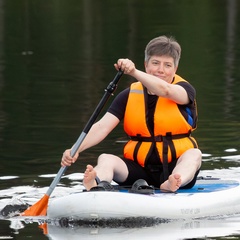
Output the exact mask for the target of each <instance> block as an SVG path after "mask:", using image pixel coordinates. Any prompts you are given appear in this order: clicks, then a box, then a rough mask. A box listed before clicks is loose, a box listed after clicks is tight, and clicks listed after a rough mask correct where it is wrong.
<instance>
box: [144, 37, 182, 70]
mask: <svg viewBox="0 0 240 240" xmlns="http://www.w3.org/2000/svg"><path fill="white" fill-rule="evenodd" d="M164 55H166V56H170V57H172V58H173V60H174V64H175V66H178V63H179V60H180V56H181V46H180V45H179V43H178V42H177V41H176V40H175V39H174V38H173V37H166V36H160V37H156V38H154V39H152V40H151V41H150V42H149V43H148V44H147V46H146V48H145V61H146V62H148V61H149V59H150V58H151V57H152V56H164Z"/></svg>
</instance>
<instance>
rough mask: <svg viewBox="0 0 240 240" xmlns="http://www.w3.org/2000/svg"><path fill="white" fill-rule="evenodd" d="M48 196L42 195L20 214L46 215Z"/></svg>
mask: <svg viewBox="0 0 240 240" xmlns="http://www.w3.org/2000/svg"><path fill="white" fill-rule="evenodd" d="M48 200H49V196H48V195H46V194H45V195H44V196H43V198H41V199H40V200H39V201H38V202H36V203H35V204H34V205H32V206H31V207H29V208H28V209H27V210H25V211H24V212H23V213H21V216H46V214H47V207H48Z"/></svg>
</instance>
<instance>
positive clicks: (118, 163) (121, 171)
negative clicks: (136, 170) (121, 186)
mask: <svg viewBox="0 0 240 240" xmlns="http://www.w3.org/2000/svg"><path fill="white" fill-rule="evenodd" d="M96 176H98V177H99V179H100V180H101V181H103V180H105V181H108V182H111V181H112V180H113V178H114V179H115V180H117V181H119V182H124V181H125V180H126V179H127V176H128V169H127V166H126V164H125V163H124V162H123V161H122V159H120V158H119V157H117V156H115V155H112V154H101V155H100V156H99V158H98V164H97V166H96V167H95V168H93V166H91V165H87V168H86V171H85V173H84V178H83V185H84V186H85V188H86V189H87V190H90V189H91V188H92V187H95V186H96V185H97V183H96V180H95V178H96Z"/></svg>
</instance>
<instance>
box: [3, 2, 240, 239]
mask: <svg viewBox="0 0 240 240" xmlns="http://www.w3.org/2000/svg"><path fill="white" fill-rule="evenodd" d="M239 5H240V2H239V1H237V0H211V1H209V0H201V1H198V0H178V1H176V0H175V1H174V0H162V1H158V0H149V1H144V0H125V1H124V0H123V1H111V0H105V1H97V0H71V1H67V0H61V1H60V0H49V1H41V0H35V1H30V0H18V1H11V0H10V1H9V0H0V209H1V208H2V207H3V206H4V205H5V204H7V203H8V202H10V201H12V200H13V199H15V198H20V199H21V197H23V195H24V196H25V198H26V199H27V201H29V202H30V203H31V202H32V203H34V202H36V201H37V200H38V199H40V198H41V197H42V196H43V194H44V193H45V192H46V190H47V188H48V186H49V185H50V183H51V181H52V179H53V177H54V175H55V174H56V173H57V172H58V170H59V168H60V159H61V156H62V152H63V151H64V150H65V149H66V148H70V147H71V146H72V145H73V144H74V143H75V141H76V140H77V138H78V136H79V134H80V133H81V132H82V130H83V128H84V126H85V124H86V123H87V121H88V119H89V118H90V116H91V114H92V112H93V111H94V109H95V107H96V106H97V104H98V102H99V101H100V99H101V98H102V96H103V94H104V89H105V88H106V87H107V85H108V84H109V82H110V81H112V79H113V77H114V76H115V74H116V71H115V69H114V67H113V64H114V63H115V62H116V60H117V59H118V58H120V57H127V58H129V59H132V60H133V61H134V62H135V64H136V66H137V67H138V68H139V69H141V70H143V60H144V48H145V46H146V44H147V43H148V42H149V40H150V39H152V38H154V37H156V36H159V35H168V36H169V35H173V36H174V37H175V38H176V39H177V40H178V41H179V43H180V44H181V46H182V57H181V60H180V65H179V69H178V74H179V75H181V76H182V77H184V78H185V79H187V80H188V81H190V82H191V83H192V84H193V85H194V87H195V88H196V91H197V102H198V113H199V122H198V129H197V130H196V132H194V136H195V137H196V139H197V140H198V143H199V147H200V149H201V150H202V152H203V165H202V172H201V175H204V176H206V175H211V176H219V177H221V178H235V179H239V178H240V121H239V116H240V95H239V92H240V71H239V65H240V44H239V41H238V39H239V37H240V28H239V24H238V23H239V22H240V13H239V9H240V6H239ZM132 81H133V79H131V78H129V77H127V76H123V77H122V79H121V80H120V82H119V84H118V88H117V91H116V94H117V93H118V92H120V91H121V90H122V89H124V88H125V87H127V86H129V84H130V83H131V82H132ZM113 97H114V96H113ZM113 97H112V98H111V99H110V101H109V102H108V103H107V104H106V106H105V109H104V110H106V109H107V107H108V105H109V104H110V102H111V100H112V99H113ZM103 113H104V111H103ZM125 140H126V137H125V135H124V133H123V131H122V128H121V126H119V127H118V128H117V129H116V130H114V132H112V133H111V134H110V135H109V136H108V137H107V139H106V140H105V141H104V142H102V143H101V144H99V145H98V146H96V147H94V148H92V149H89V150H87V151H86V152H84V153H82V155H81V159H79V161H78V162H77V163H75V164H74V165H73V166H71V167H70V168H68V170H67V172H66V177H65V178H63V179H62V180H61V184H60V186H59V188H57V189H55V191H54V193H53V195H54V196H62V195H66V194H68V193H70V192H74V191H77V190H79V189H82V185H81V179H82V173H83V171H84V169H85V166H86V164H88V163H91V164H95V163H96V160H97V156H98V155H99V154H101V153H103V152H108V153H113V154H117V155H119V156H121V154H122V147H123V143H122V141H123V142H124V141H125ZM75 174H77V175H75ZM23 198H24V197H23ZM239 220H240V219H239V217H238V216H236V217H235V218H231V219H228V220H226V219H222V220H217V221H213V222H211V223H209V222H207V223H206V222H194V223H193V222H192V223H186V224H184V225H182V224H176V225H163V226H161V227H159V228H160V229H162V232H164V231H166V234H169V235H167V236H168V238H167V237H166V239H170V233H171V231H172V229H174V228H176V229H178V230H179V231H177V230H176V234H175V235H174V236H172V239H184V238H187V237H188V236H189V235H188V234H189V233H190V232H191V229H194V230H195V231H194V230H193V234H192V235H191V238H192V239H194V238H195V239H197V238H200V237H202V238H203V237H204V239H210V238H211V239H213V238H212V237H214V236H215V237H216V238H214V239H222V238H221V237H223V236H225V237H227V236H234V239H240V234H239V232H240V225H239V227H238V226H237V224H236V223H238V222H239ZM14 224H15V225H14ZM17 224H19V225H17V226H16V223H12V222H10V221H8V220H1V222H0V239H26V238H28V237H34V238H35V239H61V237H60V236H57V237H56V236H54V237H52V236H48V235H45V234H44V233H43V231H42V229H40V228H38V227H37V224H36V223H33V224H26V223H17ZM206 225H207V226H212V227H210V228H208V230H211V232H210V231H209V232H207V231H206V228H205V226H206ZM218 226H221V229H222V231H219V227H218ZM159 228H157V227H154V228H151V229H146V232H147V231H149V232H151V234H152V235H151V236H152V237H153V238H154V236H155V238H156V237H159ZM197 228H198V229H200V230H202V229H204V228H205V230H203V231H202V233H204V235H201V234H197V231H196V229H197ZM169 229H170V230H169ZM65 230H66V229H60V230H59V229H58V230H57V231H59V232H61V231H62V233H61V234H62V236H65V238H63V239H67V237H68V236H69V235H70V237H72V238H73V239H74V237H75V232H78V234H80V235H81V234H82V235H81V236H82V238H84V239H91V237H92V238H93V236H92V234H91V233H94V232H95V237H96V236H98V237H99V239H101V238H102V239H107V237H109V239H110V238H111V239H112V238H119V239H120V238H121V239H122V237H123V236H124V235H126V236H127V235H128V234H130V232H131V234H132V235H131V234H130V235H129V236H130V237H132V239H134V238H136V237H137V236H140V235H141V230H140V229H132V230H131V229H124V230H122V231H121V229H116V230H113V229H104V230H103V229H99V231H97V230H96V229H90V228H87V229H81V228H78V229H75V232H74V231H70V230H69V229H68V231H67V232H66V231H65ZM52 231H53V232H54V231H55V229H53V230H52ZM64 231H65V233H64ZM142 231H143V230H142ZM204 231H205V232H204ZM194 233H195V235H194ZM200 233H201V231H200ZM205 233H206V234H205ZM53 234H54V233H53ZM64 234H65V235H64ZM144 234H145V233H142V236H144ZM214 234H215V235H214ZM221 234H222V235H221ZM3 236H5V238H3ZM165 236H166V235H165ZM7 237H8V238H7ZM51 237H52V238H51ZM218 237H219V238H218ZM94 239H96V238H94Z"/></svg>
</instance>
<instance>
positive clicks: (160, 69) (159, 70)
mask: <svg viewBox="0 0 240 240" xmlns="http://www.w3.org/2000/svg"><path fill="white" fill-rule="evenodd" d="M158 72H161V73H162V72H164V67H163V64H162V63H160V64H159V65H158Z"/></svg>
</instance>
